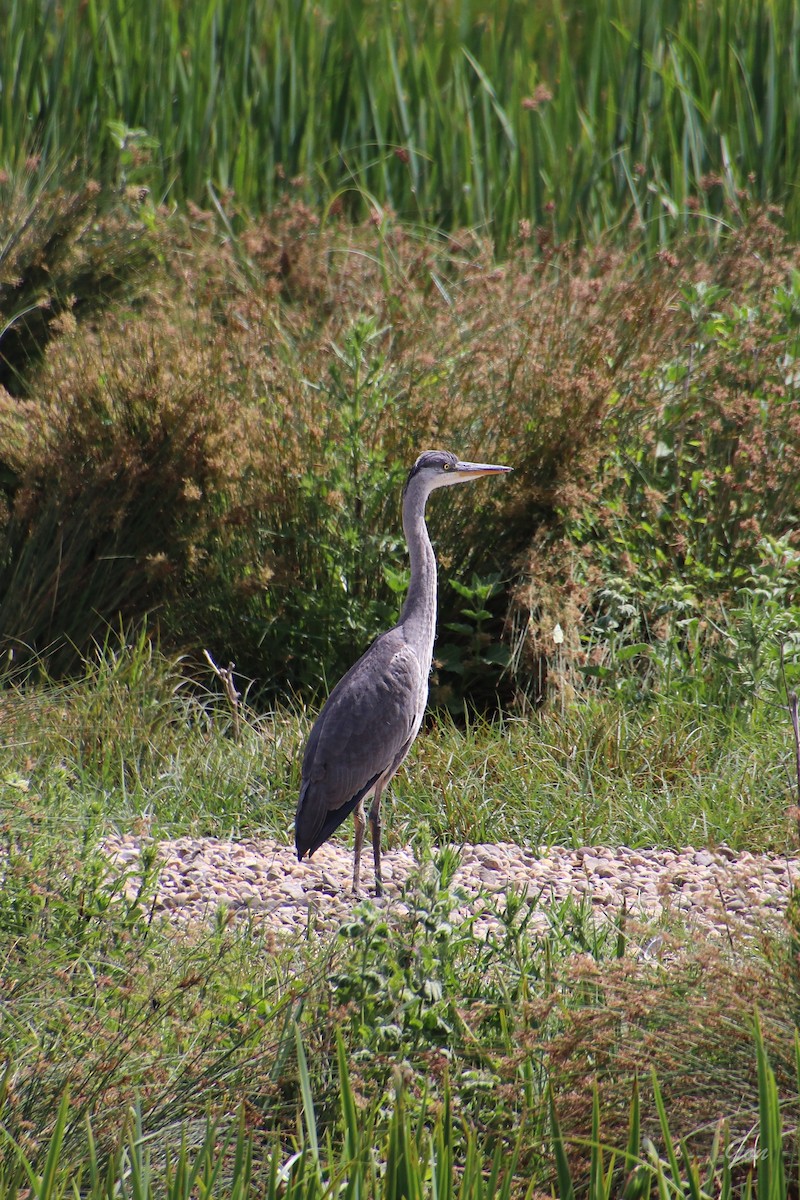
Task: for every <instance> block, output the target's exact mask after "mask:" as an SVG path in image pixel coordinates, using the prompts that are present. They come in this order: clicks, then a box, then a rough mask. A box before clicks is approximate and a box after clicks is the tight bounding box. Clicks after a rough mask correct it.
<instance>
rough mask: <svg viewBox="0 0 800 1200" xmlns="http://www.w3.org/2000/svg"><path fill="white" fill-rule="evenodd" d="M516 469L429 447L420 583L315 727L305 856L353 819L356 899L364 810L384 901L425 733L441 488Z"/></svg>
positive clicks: (299, 844) (417, 519)
mask: <svg viewBox="0 0 800 1200" xmlns="http://www.w3.org/2000/svg"><path fill="white" fill-rule="evenodd" d="M510 470H511V468H510V467H500V466H494V465H491V464H489V463H471V462H462V461H460V460H459V459H458V458H456V456H455V455H454V454H450V453H449V452H448V451H445V450H427V451H425V453H424V454H421V455H420V456H419V458H418V459H417V461H416V462H415V464H414V466H413V467H412V468H411V471H410V472H409V475H408V479H407V480H406V484H405V487H404V488H403V531H404V533H405V535H406V541H407V542H408V552H409V558H410V563H411V578H410V582H409V587H408V594H407V596H406V599H405V603H404V604H403V607H402V610H401V612H400V616H399V619H398V622H397V624H396V625H395V626H394V627H393V628H392V629H389V630H388V631H387V632H386V633H383V634H381V635H380V637H378V638H377V639H376V640H375V641H374V642H373V643H372V645H371V646H370V648H369V649H368V650H367V652H366V653H365V654H363V655H362V656H361V658H360V659H359V660H358V662H357V663H355V664H354V665H353V666H352V667H351V668H350V670H349V671H348V672H347V673H346V675H344V676H342V678H341V679H340V680H339V682H338V683H337V685H336V687H335V688H334V689H333V691H332V692H331V694H330V696H329V697H328V700H327V702H326V704H325V706H324V707H323V709H322V711H321V713H320V714H319V716H318V717H317V720H316V722H315V724H314V727H313V729H312V730H311V734H310V736H309V739H308V743H307V745H306V749H305V754H304V756H303V772H302V781H301V784H300V799H299V801H298V804H297V813H296V816H295V845H296V848H297V857H298V858H300V859H302V858H303V856H304V855H306V854H308V855H309V856H310V855H312V854H313V853H314V851H315V850H317V849H318V848H319V847H320V846H321V845H322V843H323V842H325V841H327V839H328V838H329V837H330V835H331V834H332V833H333V831H334V830H335V829H336V828H338V826H339V825H340V824H341V823H342V821H344V820H345V818H346V817H347V816H349V814H350V813H351V812H352V813H353V816H354V821H355V828H356V836H355V859H354V864H353V891H354V892H356V893H357V892H358V887H359V875H360V864H361V847H362V844H363V840H364V830H365V828H366V818H365V815H364V803H365V801H366V800H367V799H368V798H369V797H370V796H372V805H371V807H370V812H369V819H370V826H371V831H372V849H373V856H374V861H375V893H376V895H378V896H379V895H380V894H381V891H382V881H381V858H380V804H381V794H382V792H383V790H384V788H385V787H386V784H387V783H388V782H389V780H390V779H391V778H392V776H393V775H394V774H395V772H396V771H397V769H398V767H399V766H400V764H401V763H402V761H403V759H404V758H405V757H406V755H407V754H408V751H409V750H410V748H411V745H412V743H413V741H414V738H415V737H416V736H417V733H418V732H419V728H420V725H421V724H422V717H423V714H424V712H425V705H426V703H427V699H428V676H429V674H430V669H431V662H432V660H433V642H434V637H435V634H436V592H437V585H436V558H435V556H434V553H433V547H432V545H431V541H430V538H429V536H428V530H427V526H426V525H425V504H426V502H427V499H428V496H429V495H430V493H431V492H432V491H433V490H434V489H435V488H438V487H445V486H448V485H450V484H455V483H466V482H468V481H470V480H473V479H480V478H481V477H482V476H483V475H496V474H500V473H505V472H507V471H510Z"/></svg>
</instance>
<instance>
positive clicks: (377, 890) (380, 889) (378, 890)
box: [375, 879, 383, 896]
mask: <svg viewBox="0 0 800 1200" xmlns="http://www.w3.org/2000/svg"><path fill="white" fill-rule="evenodd" d="M375 895H376V896H382V895H383V884H382V883H381V881H380V879H376V880H375Z"/></svg>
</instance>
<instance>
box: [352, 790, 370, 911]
mask: <svg viewBox="0 0 800 1200" xmlns="http://www.w3.org/2000/svg"><path fill="white" fill-rule="evenodd" d="M353 821H354V822H355V827H356V840H355V845H354V847H353V895H354V896H357V895H358V885H359V879H360V875H361V847H362V846H363V845H364V830H365V829H366V828H367V818H366V817H365V816H364V801H363V800H359V802H358V804H357V805H356V806H355V808H354V809H353Z"/></svg>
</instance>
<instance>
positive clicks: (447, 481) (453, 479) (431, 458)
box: [403, 450, 513, 496]
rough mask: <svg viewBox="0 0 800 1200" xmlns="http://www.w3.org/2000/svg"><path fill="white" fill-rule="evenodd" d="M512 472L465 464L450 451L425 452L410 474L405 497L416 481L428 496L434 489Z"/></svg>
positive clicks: (404, 491)
mask: <svg viewBox="0 0 800 1200" xmlns="http://www.w3.org/2000/svg"><path fill="white" fill-rule="evenodd" d="M511 470H513V468H512V467H498V466H495V465H494V464H492V463H477V462H464V461H463V460H462V459H460V458H457V457H456V455H455V454H451V453H450V451H449V450H425V451H424V452H423V453H422V454H420V456H419V458H418V459H417V461H416V462H415V463H414V465H413V467H412V468H411V470H410V471H409V473H408V479H407V480H406V485H405V487H404V489H403V495H405V493H406V492H407V491H408V489H409V487H410V486H411V485H412V483H413V482H414V481H415V480H416V481H417V482H418V485H419V484H421V485H422V487H423V490H424V494H425V495H426V496H427V495H428V493H429V492H432V491H433V489H434V488H439V487H449V486H450V485H451V484H454V483H469V482H470V481H471V480H473V479H480V478H481V477H482V476H484V475H505V474H507V473H508V472H509V471H511Z"/></svg>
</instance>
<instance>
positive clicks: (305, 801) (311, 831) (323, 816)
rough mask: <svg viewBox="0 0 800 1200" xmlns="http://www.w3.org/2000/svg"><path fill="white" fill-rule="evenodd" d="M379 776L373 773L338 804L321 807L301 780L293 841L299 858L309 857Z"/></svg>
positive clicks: (336, 827)
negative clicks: (345, 799)
mask: <svg viewBox="0 0 800 1200" xmlns="http://www.w3.org/2000/svg"><path fill="white" fill-rule="evenodd" d="M379 778H380V776H379V775H376V776H375V778H374V779H370V781H369V783H367V784H366V785H365V786H364V787H363V788H359V790H358V791H357V792H356V794H355V796H352V797H351V798H350V799H349V800H347V801H345V803H344V804H341V805H340V806H339V807H338V808H322V807H321V806H320V804H319V803H316V804H315V803H314V797H313V796H311V795H309V791H310V787H309V784H308V783H304V784H303V786H302V787H301V789H300V800H299V802H298V805H297V814H296V816H295V820H294V844H295V849H296V850H297V857H298V858H299V859H302V858H304V857H305V855H306V854H307V855H308V857H309V858H310V857H311V855H312V854H313V853H314V851H315V850H319V848H320V846H321V845H322V843H323V842H327V840H328V838H329V837H330V836H331V834H332V833H333V832H334V830H336V829H338V828H339V826H340V825H341V823H342V821H345V820H346V819H347V818H348V817H349V816H350V813H351V812H352V811H353V809H354V808H355V807H356V805H357V804H359V803H360V802H361V801H362V800H363V799H364V797H365V796H367V795H368V794H369V793H370V792H371V791H372V789H373V788H374V787H375V784H376V783H377V782H378V779H379Z"/></svg>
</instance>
